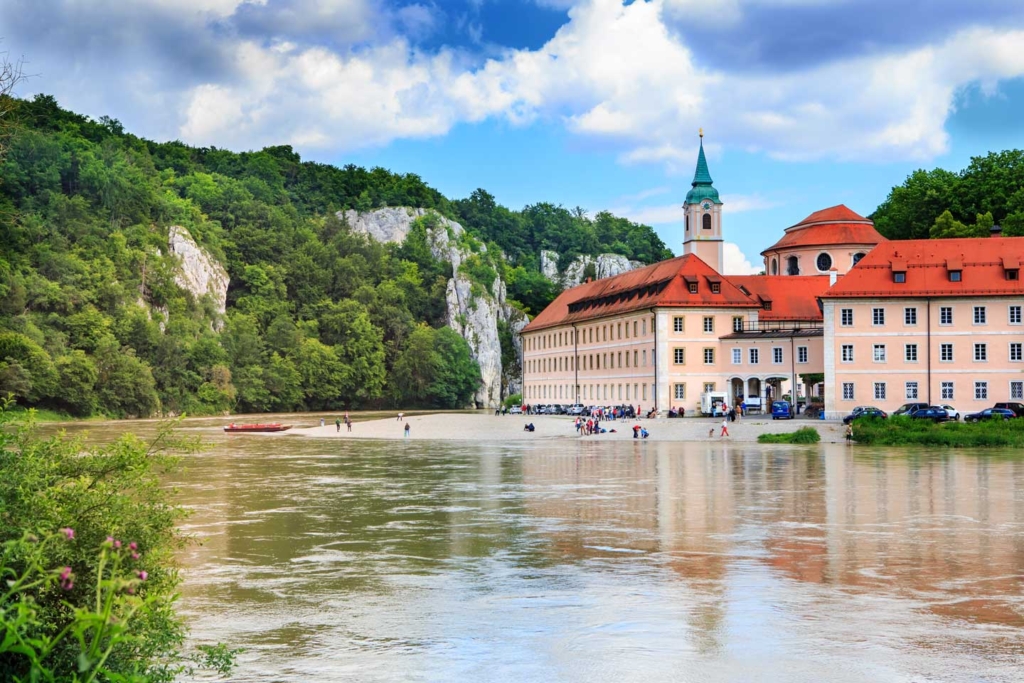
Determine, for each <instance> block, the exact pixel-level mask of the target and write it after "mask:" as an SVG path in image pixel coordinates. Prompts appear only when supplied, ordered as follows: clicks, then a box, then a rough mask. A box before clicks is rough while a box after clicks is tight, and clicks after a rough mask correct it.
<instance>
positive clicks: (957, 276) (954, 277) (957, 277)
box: [949, 270, 963, 282]
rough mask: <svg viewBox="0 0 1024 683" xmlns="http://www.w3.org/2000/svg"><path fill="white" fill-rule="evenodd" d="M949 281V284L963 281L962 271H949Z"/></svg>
mask: <svg viewBox="0 0 1024 683" xmlns="http://www.w3.org/2000/svg"><path fill="white" fill-rule="evenodd" d="M949 281H950V282H962V281H963V271H962V270H951V271H949Z"/></svg>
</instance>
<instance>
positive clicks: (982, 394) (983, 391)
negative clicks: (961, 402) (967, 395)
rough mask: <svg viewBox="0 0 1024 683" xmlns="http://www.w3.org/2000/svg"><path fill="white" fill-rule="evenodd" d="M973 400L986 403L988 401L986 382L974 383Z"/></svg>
mask: <svg viewBox="0 0 1024 683" xmlns="http://www.w3.org/2000/svg"><path fill="white" fill-rule="evenodd" d="M974 400H975V401H987V400H988V382H986V381H977V382H975V383H974Z"/></svg>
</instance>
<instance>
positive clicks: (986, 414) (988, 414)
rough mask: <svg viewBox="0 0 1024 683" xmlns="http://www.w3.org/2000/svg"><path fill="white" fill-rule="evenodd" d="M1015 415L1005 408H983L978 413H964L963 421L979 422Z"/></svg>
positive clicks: (1004, 418) (1006, 418) (1007, 418)
mask: <svg viewBox="0 0 1024 683" xmlns="http://www.w3.org/2000/svg"><path fill="white" fill-rule="evenodd" d="M1012 417H1015V415H1014V414H1013V411H1012V410H1008V409H1007V408H985V410H982V411H981V412H979V413H970V414H968V415H964V422H980V421H981V420H1009V419H1010V418H1012Z"/></svg>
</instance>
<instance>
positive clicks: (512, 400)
mask: <svg viewBox="0 0 1024 683" xmlns="http://www.w3.org/2000/svg"><path fill="white" fill-rule="evenodd" d="M522 404H523V395H522V394H512V395H511V396H508V397H507V398H506V399H505V400H504V401H503V402H502V405H504V406H505V407H506V408H511V407H512V406H518V405H522Z"/></svg>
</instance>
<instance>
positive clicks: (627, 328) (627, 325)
mask: <svg viewBox="0 0 1024 683" xmlns="http://www.w3.org/2000/svg"><path fill="white" fill-rule="evenodd" d="M626 339H629V322H627V323H626Z"/></svg>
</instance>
